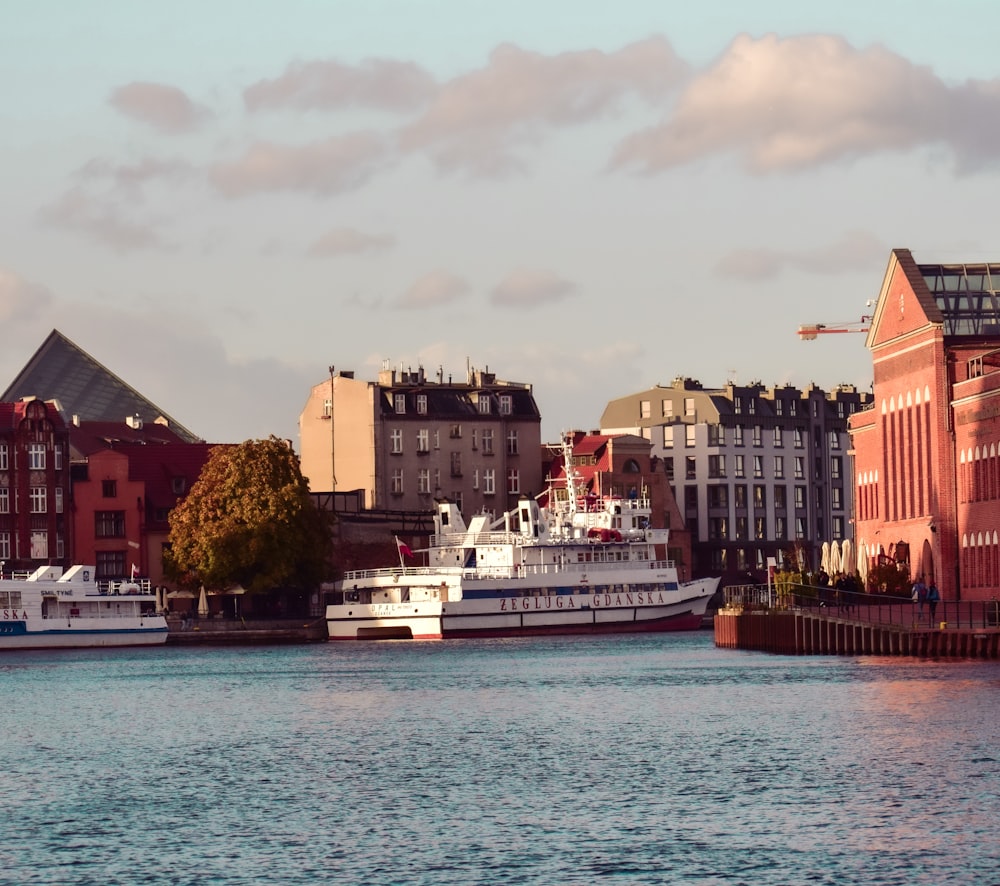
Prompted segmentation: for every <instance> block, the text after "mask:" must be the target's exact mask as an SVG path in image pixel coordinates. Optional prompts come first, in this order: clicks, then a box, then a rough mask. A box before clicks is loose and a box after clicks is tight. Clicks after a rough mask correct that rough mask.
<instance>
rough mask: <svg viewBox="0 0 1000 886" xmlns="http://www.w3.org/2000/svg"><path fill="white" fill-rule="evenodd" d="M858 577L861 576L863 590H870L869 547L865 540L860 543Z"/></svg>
mask: <svg viewBox="0 0 1000 886" xmlns="http://www.w3.org/2000/svg"><path fill="white" fill-rule="evenodd" d="M858 575H860V576H861V589H862V590H867V589H868V546H867V545H866V544H865V540H864V539H861V541H860V542H858Z"/></svg>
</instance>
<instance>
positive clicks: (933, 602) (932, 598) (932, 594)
mask: <svg viewBox="0 0 1000 886" xmlns="http://www.w3.org/2000/svg"><path fill="white" fill-rule="evenodd" d="M940 599H941V594H940V592H939V591H938V589H937V585H936V584H934V579H933V578H932V579H931V586H930V587H929V588H928V589H927V608H928V609H930V611H931V621H932V622H933V621H934V615H935V613H936V612H937V605H938V601H939V600H940Z"/></svg>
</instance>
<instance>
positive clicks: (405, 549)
mask: <svg viewBox="0 0 1000 886" xmlns="http://www.w3.org/2000/svg"><path fill="white" fill-rule="evenodd" d="M393 538H395V539H396V550H397V551H399V565H400V566H402V565H403V557H409V558H410V559H411V560H412V559H413V551H411V550H410V546H409V545H408V544H406V543H405V542H403V541H400V540H399V536H398V535H396V536H393Z"/></svg>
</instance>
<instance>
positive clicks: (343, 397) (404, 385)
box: [299, 368, 542, 514]
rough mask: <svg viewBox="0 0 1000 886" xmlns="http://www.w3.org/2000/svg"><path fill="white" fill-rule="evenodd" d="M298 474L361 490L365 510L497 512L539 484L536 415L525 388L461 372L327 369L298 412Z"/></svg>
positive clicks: (316, 484)
mask: <svg viewBox="0 0 1000 886" xmlns="http://www.w3.org/2000/svg"><path fill="white" fill-rule="evenodd" d="M299 441H300V448H301V462H302V473H303V474H304V475H305V476H306V477H307V478H308V480H309V488H310V490H311V491H312V492H314V493H322V492H331V491H332V492H346V491H349V490H362V491H363V492H364V502H365V507H367V508H382V509H390V510H414V511H416V510H426V509H429V508H433V506H434V499H435V498H442V497H447V498H449V499H451V500H452V501H454V502H456V503H457V504H458V505H459V507H460V508H461V509H462V511H463V513H466V514H471V513H475V512H477V511H480V510H483V509H486V510H489V511H493V512H495V513H498V514H499V513H501V512H502V511H504V510H507V509H508V508H511V507H513V506H514V504H515V503H516V501H517V499H518V498H519V497H520V495H521V494H522V493H526V494H528V495H536V494H538V493H539V492H541V491H542V467H541V460H540V458H539V452H540V447H541V416H540V414H539V412H538V406H537V405H536V404H535V398H534V395H533V394H532V391H531V386H530V385H527V384H520V383H517V382H507V381H501V380H499V379H497V377H496V375H495V374H494V373H491V372H489V371H480V370H475V369H469V370H468V372H467V374H466V378H465V379H464V381H462V382H454V381H452V379H451V377H450V376H449V377H448V379H447V380H445V377H444V372H443V370H442V371H439V372H438V374H437V377H436V378H434V379H428V378H427V377H426V376H425V375H424V370H423V369H422V368H420V369H417V370H416V371H409V370H407V371H402V370H400V371H397V370H394V369H389V368H383V370H382V371H381V372H380V373H379V377H378V381H362V380H359V379H356V378H355V377H354V373H353V372H333V371H332V370H331V373H330V378H329V379H328V380H326V381H323V382H320V383H319V384H318V385H316V386H315V387H313V389H312V391H311V392H310V394H309V399H308V400H307V402H306V404H305V407H304V408H303V410H302V413H301V414H300V415H299Z"/></svg>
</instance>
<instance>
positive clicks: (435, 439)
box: [434, 428, 441, 449]
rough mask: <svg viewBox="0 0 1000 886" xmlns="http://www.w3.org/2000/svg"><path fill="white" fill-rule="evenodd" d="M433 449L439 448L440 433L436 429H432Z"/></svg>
mask: <svg viewBox="0 0 1000 886" xmlns="http://www.w3.org/2000/svg"><path fill="white" fill-rule="evenodd" d="M434 448H435V449H440V448H441V431H440V430H439V429H438V428H435V429H434Z"/></svg>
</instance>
